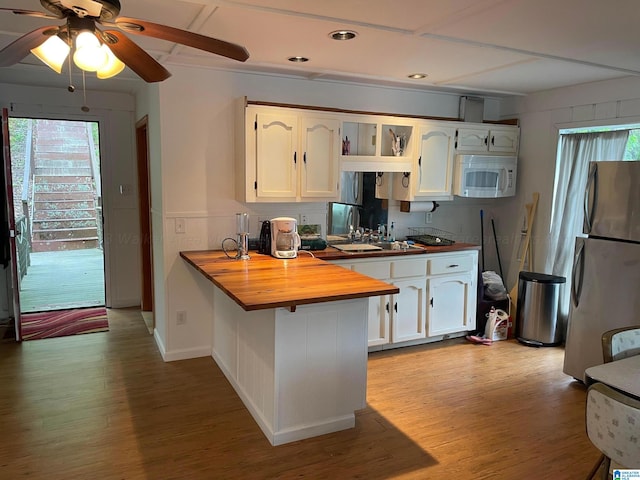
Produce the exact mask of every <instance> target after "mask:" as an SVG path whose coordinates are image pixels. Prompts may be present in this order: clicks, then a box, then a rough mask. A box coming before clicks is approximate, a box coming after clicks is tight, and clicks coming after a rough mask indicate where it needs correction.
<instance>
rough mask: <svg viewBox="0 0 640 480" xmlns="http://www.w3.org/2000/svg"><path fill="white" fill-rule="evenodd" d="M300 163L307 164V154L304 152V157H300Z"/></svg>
mask: <svg viewBox="0 0 640 480" xmlns="http://www.w3.org/2000/svg"><path fill="white" fill-rule="evenodd" d="M302 161H303V162H304V164H305V165H306V164H307V152H304V155H303V156H302Z"/></svg>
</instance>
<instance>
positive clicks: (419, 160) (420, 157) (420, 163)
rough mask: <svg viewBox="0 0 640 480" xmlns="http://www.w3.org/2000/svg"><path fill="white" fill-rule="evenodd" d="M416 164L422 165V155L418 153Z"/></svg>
mask: <svg viewBox="0 0 640 480" xmlns="http://www.w3.org/2000/svg"><path fill="white" fill-rule="evenodd" d="M418 166H419V167H421V166H422V155H420V156H419V157H418Z"/></svg>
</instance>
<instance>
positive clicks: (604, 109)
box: [498, 77, 640, 285]
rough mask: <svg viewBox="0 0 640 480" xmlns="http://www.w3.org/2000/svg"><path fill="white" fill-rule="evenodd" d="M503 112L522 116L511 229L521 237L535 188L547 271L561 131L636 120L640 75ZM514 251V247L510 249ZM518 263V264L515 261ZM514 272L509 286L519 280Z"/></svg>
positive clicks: (539, 256) (509, 208) (514, 104)
mask: <svg viewBox="0 0 640 480" xmlns="http://www.w3.org/2000/svg"><path fill="white" fill-rule="evenodd" d="M502 113H503V115H504V116H506V117H509V118H511V117H516V118H519V119H520V126H521V141H520V156H519V163H518V196H517V198H515V199H514V201H513V202H509V203H507V204H506V205H505V206H504V207H502V208H500V209H499V211H498V214H499V215H500V216H501V218H504V219H505V220H506V226H505V231H506V232H513V233H514V235H512V237H511V240H513V238H516V236H517V235H515V232H517V231H518V229H519V226H518V222H519V219H520V218H521V216H522V212H523V209H524V204H525V203H526V202H527V201H530V200H531V195H532V193H533V192H539V193H540V204H539V205H538V213H537V215H536V222H535V224H534V228H533V235H534V236H533V238H534V242H533V249H534V261H535V271H538V272H541V273H551V272H545V271H544V263H545V258H546V254H547V248H548V245H547V242H548V240H549V224H550V218H551V205H552V199H553V182H554V173H555V162H556V148H557V143H558V136H559V133H558V132H559V130H560V129H564V128H574V127H581V126H594V125H615V124H632V123H637V122H639V121H640V78H638V77H626V78H621V79H617V80H610V81H605V82H594V83H589V84H584V85H578V86H573V87H566V88H561V89H556V90H550V91H546V92H540V93H537V94H534V95H529V96H527V97H524V98H513V99H510V100H509V101H506V102H504V105H503V111H502ZM509 249H510V250H512V249H511V247H509ZM512 263H513V262H512ZM511 270H512V275H511V276H510V282H509V285H513V284H514V282H517V276H516V274H515V272H514V271H513V268H512V269H511Z"/></svg>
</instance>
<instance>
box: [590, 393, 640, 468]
mask: <svg viewBox="0 0 640 480" xmlns="http://www.w3.org/2000/svg"><path fill="white" fill-rule="evenodd" d="M585 417H586V420H585V422H586V426H587V435H588V437H589V440H590V441H591V443H593V445H594V446H595V447H596V448H597V449H598V450H600V452H602V456H601V457H600V459H599V460H598V463H597V464H596V465H595V466H594V468H593V470H591V473H590V474H589V477H587V478H588V479H592V478H593V476H594V475H595V473H596V472H597V471H598V470H599V469H600V467H602V466H603V465H604V468H602V470H601V471H602V478H603V480H606V479H607V478H608V475H609V467H610V464H611V461H614V462H615V463H616V464H617V465H616V468H617V467H618V466H619V467H620V468H637V467H638V465H640V438H639V437H640V432H639V430H640V428H639V427H640V400H637V399H635V398H632V397H629V396H627V395H625V394H623V393H620V392H618V391H617V390H614V389H613V388H611V387H608V386H607V385H605V384H604V383H594V384H593V385H591V386H590V387H589V389H588V390H587V404H586V414H585Z"/></svg>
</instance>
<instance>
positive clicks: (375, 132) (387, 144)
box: [341, 114, 415, 172]
mask: <svg viewBox="0 0 640 480" xmlns="http://www.w3.org/2000/svg"><path fill="white" fill-rule="evenodd" d="M342 118H343V121H342V149H341V152H342V156H341V169H342V170H344V171H357V172H401V171H405V170H409V169H410V167H411V160H412V154H413V151H412V150H413V144H414V139H413V132H414V128H415V127H414V121H413V120H412V119H410V118H406V119H405V118H402V117H388V116H375V115H368V116H358V115H350V114H344V115H343V117H342Z"/></svg>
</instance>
